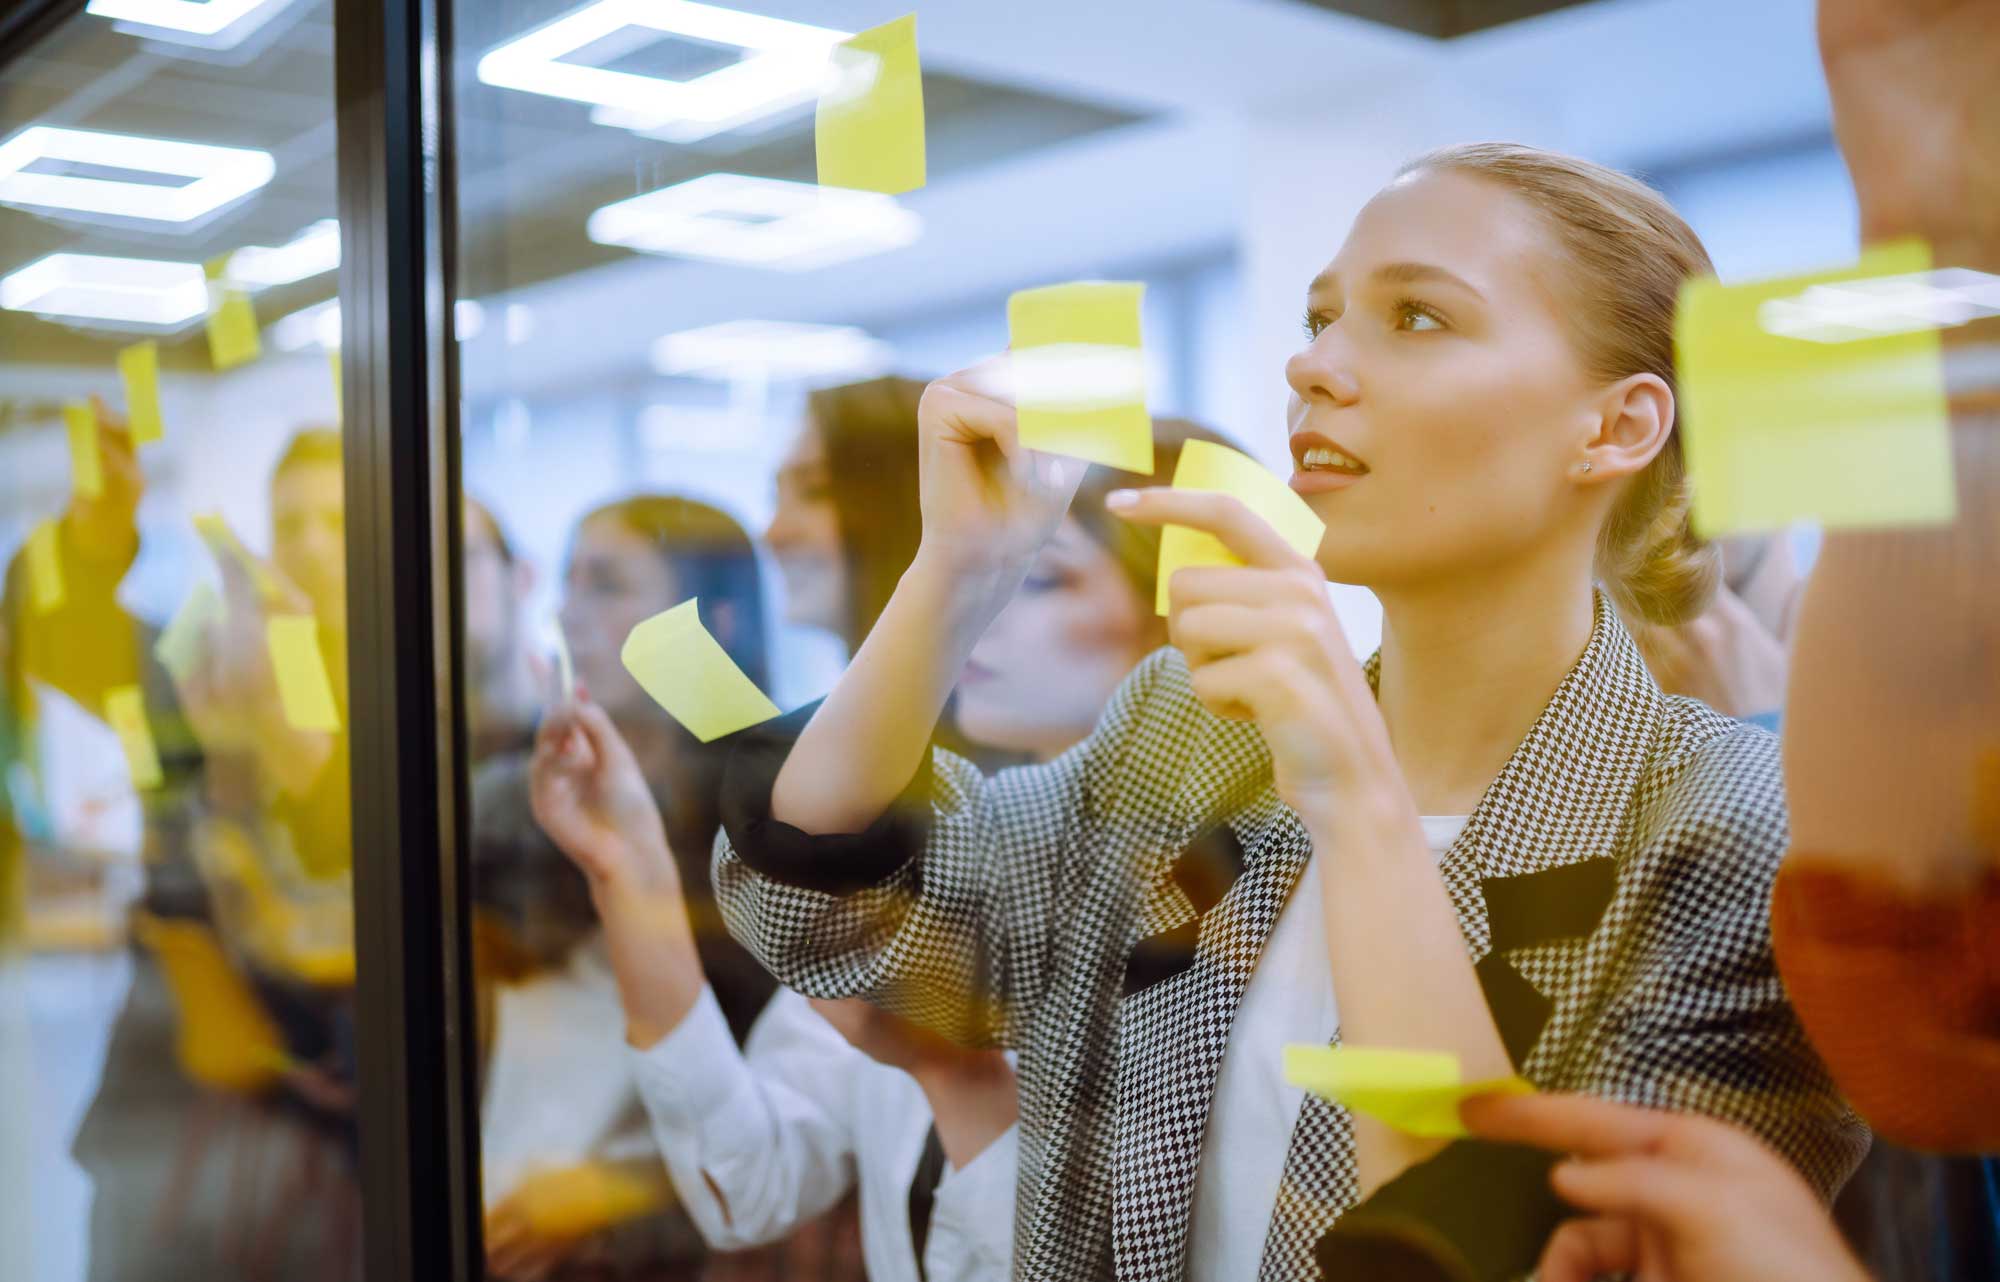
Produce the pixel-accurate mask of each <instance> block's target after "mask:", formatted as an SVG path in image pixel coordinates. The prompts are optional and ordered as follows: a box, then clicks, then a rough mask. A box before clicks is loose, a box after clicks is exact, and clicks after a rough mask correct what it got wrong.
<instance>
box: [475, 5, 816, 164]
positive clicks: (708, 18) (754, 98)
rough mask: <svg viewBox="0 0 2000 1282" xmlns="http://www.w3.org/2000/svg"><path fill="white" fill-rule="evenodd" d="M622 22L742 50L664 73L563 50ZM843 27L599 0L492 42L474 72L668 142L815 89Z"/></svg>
mask: <svg viewBox="0 0 2000 1282" xmlns="http://www.w3.org/2000/svg"><path fill="white" fill-rule="evenodd" d="M627 27H641V28H646V29H649V30H652V31H657V32H659V33H660V34H661V35H662V36H679V37H682V38H685V39H690V40H699V41H703V42H705V43H708V44H712V45H721V46H724V47H726V48H735V49H740V50H742V51H743V55H744V56H743V57H742V59H741V60H740V61H736V62H733V63H731V64H729V65H728V66H725V67H721V68H718V69H717V70H714V71H710V72H707V73H705V74H703V75H698V76H694V77H692V78H691V79H688V80H669V79H666V78H665V77H662V76H645V75H639V74H637V73H634V72H630V71H614V70H611V69H610V68H608V67H591V66H584V65H582V64H579V63H575V62H568V61H565V60H564V59H565V58H566V57H568V56H569V55H571V54H574V53H575V52H576V51H577V50H579V49H582V48H585V47H586V46H588V45H591V44H593V43H595V42H596V41H599V40H602V39H604V38H605V37H607V36H610V35H612V34H613V33H614V32H618V31H621V30H623V29H625V28H627ZM848 35H849V33H848V32H844V31H834V30H831V29H830V28H827V27H814V26H808V25H806V24H805V23H802V22H791V21H787V20H786V19H783V18H772V17H767V16H765V15H763V14H756V13H744V12H742V11H740V10H736V9H727V8H723V7H722V6H720V5H713V4H697V3H694V0H596V3H593V4H588V5H585V6H584V7H583V8H581V9H577V10H575V11H573V12H571V13H568V14H565V15H564V16H562V17H560V18H557V19H556V20H555V21H553V22H549V23H545V24H543V25H542V26H540V27H537V28H535V29H534V30H533V31H530V32H528V33H526V34H525V35H521V36H516V37H515V38H514V39H512V40H510V41H508V42H506V43H505V44H502V45H498V46H496V47H495V48H493V49H491V50H489V51H488V52H487V53H486V55H485V56H484V57H482V58H481V59H480V60H479V69H478V74H479V79H480V80H481V81H483V82H484V83H486V84H489V85H495V86H498V87H500V88H503V89H519V90H522V91H523V92H526V93H537V94H545V95H548V96H549V97H554V98H567V99H569V100H571V101H572V102H583V103H589V104H591V105H592V106H593V107H596V108H597V112H596V113H594V114H593V116H592V119H593V120H596V121H598V122H599V123H603V124H612V125H616V126H617V127H619V128H625V129H637V130H642V131H646V132H650V133H654V134H657V135H658V136H661V137H665V138H670V139H672V140H674V141H680V142H692V141H694V140H696V139H698V138H704V137H707V136H708V135H710V134H713V133H720V132H722V131H723V130H727V129H735V128H739V127H741V126H743V125H746V124H749V123H751V122H752V121H755V120H760V119H762V118H764V117H766V116H769V115H772V114H774V113H777V112H783V111H788V110H791V109H793V108H796V107H797V106H799V105H800V104H801V103H803V102H806V101H809V100H811V99H813V98H815V97H817V95H818V93H819V86H820V81H821V79H822V78H823V77H824V76H825V74H826V71H827V66H828V56H829V53H830V51H831V50H832V48H833V46H834V45H836V44H838V43H840V42H841V41H842V40H845V39H847V37H848Z"/></svg>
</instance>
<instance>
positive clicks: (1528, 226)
mask: <svg viewBox="0 0 2000 1282" xmlns="http://www.w3.org/2000/svg"><path fill="white" fill-rule="evenodd" d="M1551 249H1552V244H1551V242H1550V239H1549V236H1548V233H1547V231H1546V229H1545V228H1544V227H1543V226H1542V225H1541V223H1540V221H1539V220H1538V219H1537V218H1536V217H1535V214H1534V211H1533V210H1532V209H1531V208H1530V207H1529V206H1528V204H1527V202H1526V201H1525V200H1523V199H1522V198H1521V197H1520V196H1518V195H1516V194H1515V193H1513V192H1510V191H1508V190H1507V189H1506V188H1505V187H1502V186H1501V185H1499V184H1498V183H1495V182H1492V181H1489V180H1487V179H1483V178H1478V177H1475V176H1473V175H1470V174H1462V173H1455V172H1450V171H1443V172H1439V171H1430V170H1419V171H1417V172H1414V173H1411V174H1406V175H1404V176H1403V177H1401V178H1399V179H1397V180H1396V181H1395V182H1393V183H1391V184H1389V186H1387V187H1385V188H1383V189H1382V190H1381V191H1379V192H1377V193H1376V194H1375V196H1374V197H1373V198H1372V199H1370V200H1369V202H1368V203H1367V204H1366V205H1364V206H1362V208H1361V212H1360V213H1359V214H1357V215H1356V216H1355V219H1354V225H1353V227H1352V228H1351V229H1350V230H1349V232H1348V234H1347V240H1346V241H1345V242H1344V243H1343V244H1342V245H1341V247H1340V252H1339V253H1337V254H1336V255H1334V257H1333V260H1332V261H1331V262H1329V263H1328V264H1327V265H1326V270H1325V272H1323V273H1322V275H1323V277H1325V278H1326V279H1327V287H1328V288H1332V289H1335V290H1338V291H1343V292H1344V291H1348V290H1352V289H1355V288H1357V287H1358V285H1359V283H1360V282H1362V281H1365V280H1366V279H1368V278H1369V277H1370V276H1371V275H1372V274H1373V273H1375V272H1377V271H1378V270H1380V269H1381V268H1382V267H1383V266H1385V265H1388V264H1392V263H1396V264H1410V263H1416V264H1427V265H1431V266H1435V267H1438V268H1442V269H1443V270H1445V271H1447V272H1450V273H1452V274H1453V275H1455V276H1458V277H1460V278H1462V279H1463V280H1465V281H1466V282H1468V283H1469V284H1471V285H1472V286H1473V287H1474V288H1475V289H1477V290H1478V291H1479V292H1480V293H1481V294H1483V295H1485V296H1486V297H1487V298H1488V299H1499V298H1505V297H1507V296H1509V295H1517V294H1518V293H1520V292H1521V291H1525V290H1533V289H1535V288H1536V281H1535V278H1534V269H1535V268H1536V267H1537V266H1538V265H1540V264H1541V263H1542V262H1544V261H1545V259H1546V257H1547V256H1548V254H1549V252H1550V251H1551Z"/></svg>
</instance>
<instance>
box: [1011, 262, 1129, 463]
mask: <svg viewBox="0 0 2000 1282" xmlns="http://www.w3.org/2000/svg"><path fill="white" fill-rule="evenodd" d="M1145 292H1146V287H1145V286H1144V285H1142V284H1139V283H1137V282H1134V281H1102V280H1099V281H1075V282H1072V283H1070V284H1067V285H1045V286H1043V287H1041V288H1039V289H1024V290H1021V291H1019V292H1018V293H1016V294H1014V295H1013V296H1012V297H1010V298H1008V300H1007V339H1008V344H1007V345H1008V357H1007V363H1008V368H1009V371H1010V374H1011V377H1012V380H1013V386H1014V403H1015V409H1016V411H1017V413H1018V415H1019V424H1020V428H1019V430H1020V438H1021V444H1023V445H1025V446H1027V447H1028V448H1029V449H1034V450H1041V451H1043V452H1045V453H1049V454H1067V455H1069V456H1070V457H1071V458H1080V459H1087V460H1089V461H1090V462H1092V463H1102V464H1104V465H1105V466H1107V467H1116V468H1123V469H1124V470H1125V471H1127V472H1151V471H1152V470H1153V420H1152V418H1151V416H1150V415H1148V414H1147V413H1146V353H1145V349H1144V343H1143V339H1142V338H1141V335H1140V331H1139V306H1140V303H1141V302H1142V301H1143V300H1144V298H1145Z"/></svg>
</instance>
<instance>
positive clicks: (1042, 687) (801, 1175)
mask: <svg viewBox="0 0 2000 1282" xmlns="http://www.w3.org/2000/svg"><path fill="white" fill-rule="evenodd" d="M911 426H912V429H913V427H914V425H911ZM1154 435H1155V441H1156V457H1155V469H1156V470H1155V473H1154V475H1153V477H1152V478H1150V479H1152V480H1154V481H1156V482H1158V483H1161V484H1165V483H1167V482H1168V481H1169V480H1170V479H1171V478H1172V475H1173V470H1174V466H1175V463H1176V462H1177V460H1178V458H1179V455H1180V448H1181V446H1182V444H1183V443H1184V442H1186V441H1187V440H1190V439H1201V440H1207V441H1212V442H1217V443H1220V438H1218V437H1217V436H1215V434H1213V433H1211V432H1208V431H1206V430H1204V429H1202V428H1199V427H1195V426H1193V425H1191V424H1185V423H1179V422H1175V421H1170V420H1160V421H1158V422H1157V423H1156V424H1155V430H1154ZM904 439H905V441H906V443H907V445H908V447H909V448H910V449H912V450H913V449H914V448H915V440H914V430H911V431H910V432H908V433H906V434H905V438H904ZM1127 480H1129V478H1128V477H1125V476H1123V475H1122V474H1119V473H1115V472H1113V471H1111V470H1109V469H1104V468H1092V469H1091V471H1090V473H1089V475H1088V476H1087V477H1086V478H1085V480H1084V481H1083V483H1082V486H1081V489H1080V491H1079V496H1078V498H1077V501H1076V503H1075V504H1074V505H1073V507H1072V510H1071V512H1070V514H1069V516H1068V517H1067V518H1066V519H1065V520H1064V521H1063V522H1062V523H1061V525H1060V526H1059V527H1058V529H1057V531H1056V533H1055V534H1054V535H1053V536H1052V537H1051V539H1050V540H1049V542H1048V544H1047V545H1045V546H1044V547H1043V548H1042V549H1041V550H1040V552H1039V553H1038V555H1037V558H1036V562H1035V564H1034V566H1033V567H1032V568H1031V569H1030V570H1029V572H1028V574H1027V576H1026V578H1025V579H1024V580H1023V583H1022V586H1021V589H1020V591H1019V592H1018V593H1017V594H1016V595H1015V597H1014V598H1013V599H1012V600H1011V601H1010V602H1009V603H1008V605H1007V607H1006V608H1005V609H1004V610H1003V611H1002V612H1001V613H1000V615H999V617H998V618H996V619H995V620H994V621H993V624H992V626H991V627H990V628H989V629H988V630H987V633H986V635H985V636H984V637H982V638H981V640H980V642H979V645H978V646H977V647H976V648H975V649H974V651H973V654H972V658H971V661H970V662H968V663H967V665H966V670H965V673H964V676H963V679H962V683H961V689H960V695H961V700H960V703H959V715H960V724H961V727H962V729H963V731H964V733H965V734H966V735H967V736H968V737H969V738H971V739H972V740H973V741H974V742H976V743H980V744H986V745H991V746H993V747H997V748H1000V749H1003V750H1006V751H1008V752H1011V753H1019V754H1024V755H1027V756H1029V757H1031V758H1034V759H1038V760H1047V759H1049V758H1052V757H1054V756H1056V755H1058V754H1059V753H1061V752H1062V751H1064V750H1065V749H1067V748H1069V747H1070V746H1071V745H1072V744H1074V743H1076V742H1077V741H1078V740H1080V739H1081V738H1082V737H1083V736H1084V735H1086V734H1087V733H1088V732H1089V730H1090V728H1091V727H1092V726H1093V725H1095V724H1096V721H1097V719H1098V717H1099V716H1100V715H1101V714H1102V712H1103V709H1104V704H1105V701H1106V700H1107V699H1109V698H1110V696H1111V693H1112V691H1113V690H1115V689H1116V688H1117V686H1118V684H1119V683H1120V682H1121V681H1123V680H1124V678H1125V676H1126V675H1127V674H1128V673H1129V672H1130V671H1131V669H1132V667H1133V665H1135V664H1136V663H1138V661H1139V660H1140V659H1141V658H1143V657H1144V656H1145V655H1147V654H1148V653H1150V652H1151V651H1152V650H1154V649H1156V648H1157V647H1158V646H1159V645H1160V644H1162V643H1163V642H1164V640H1165V636H1166V626H1165V621H1164V620H1162V619H1161V618H1160V617H1159V616H1158V615H1157V614H1155V613H1154V609H1153V602H1154V591H1155V579H1154V574H1155V571H1156V569H1157V566H1158V562H1159V536H1158V532H1157V531H1156V530H1152V529H1149V528H1146V527H1140V526H1133V525H1128V524H1126V523H1124V522H1120V521H1117V520H1115V519H1113V518H1111V517H1110V515H1109V514H1108V513H1107V512H1106V511H1105V510H1104V506H1103V499H1104V496H1105V495H1106V494H1107V493H1109V492H1110V490H1112V489H1113V488H1115V487H1116V486H1118V485H1120V484H1123V483H1125V482H1126V481H1127ZM780 519H781V520H784V519H786V517H784V516H782V515H781V518H780ZM776 524H777V523H776V522H774V525H776ZM808 599H811V598H808ZM826 599H827V600H829V601H830V600H831V599H832V594H827V597H826ZM535 798H536V814H537V817H538V818H539V819H540V820H541V822H542V825H543V827H544V829H545V830H546V831H548V832H549V833H550V834H551V835H552V836H554V837H555V838H556V840H557V843H558V844H559V845H560V846H561V847H562V848H563V850H564V851H565V853H567V854H568V855H570V857H571V858H573V859H574V860H575V861H576V862H577V864H578V866H579V867H580V868H582V869H583V871H584V872H585V874H586V876H587V877H588V879H589V882H590V888H591V896H592V901H593V903H594V904H595V905H596V906H597V910H598V913H599V916H600V918H601V919H602V920H603V922H604V923H605V931H606V938H607V941H608V944H609V952H610V955H611V958H612V965H613V968H614V970H615V971H616V973H617V975H618V983H619V991H620V994H621V995H622V998H623V1002H624V1009H625V1014H626V1038H627V1041H628V1043H629V1044H630V1045H631V1047H632V1048H634V1050H635V1051H636V1052H637V1053H636V1055H635V1056H634V1057H633V1059H634V1063H635V1072H636V1073H637V1075H638V1079H639V1082H640V1084H641V1090H642V1094H643V1096H644V1098H645V1101H646V1104H647V1107H648V1110H649V1111H650V1113H651V1115H652V1118H653V1125H654V1134H655V1136H656V1137H657V1139H658V1142H659V1145H660V1148H661V1150H662V1151H663V1152H664V1154H665V1156H666V1160H667V1166H668V1169H669V1170H670V1171H671V1172H672V1175H673V1180H674V1186H675V1188H676V1190H677V1191H678V1193H679V1195H680V1198H681V1201H682V1203H683V1205H685V1206H686V1207H687V1208H688V1210H689V1212H690V1213H691V1214H692V1215H693V1216H694V1217H695V1220H696V1222H697V1223H698V1224H699V1225H700V1227H701V1230H702V1233H703V1236H704V1237H705V1238H706V1239H707V1240H708V1242H709V1243H710V1245H712V1246H714V1247H716V1248H718V1249H741V1248H745V1247H750V1246H755V1245H758V1244H761V1243H765V1242H771V1241H776V1240H778V1239H779V1238H782V1237H783V1236H785V1235H786V1234H788V1233H790V1232H792V1231H793V1230H794V1229H796V1228H797V1227H798V1226H799V1225H801V1224H803V1223H805V1222H807V1221H809V1220H810V1219H812V1218H813V1217H815V1216H817V1215H819V1214H821V1213H823V1212H824V1211H825V1210H826V1209H827V1208H829V1207H831V1206H833V1205H834V1204H835V1202H836V1201H837V1200H838V1199H840V1198H841V1197H842V1196H844V1195H845V1194H846V1193H847V1192H848V1191H849V1190H850V1189H851V1188H855V1187H858V1189H859V1192H860V1202H861V1217H862V1218H861V1224H862V1246H863V1250H864V1253H865V1256H866V1259H867V1265H868V1275H869V1277H870V1278H871V1279H874V1282H891V1280H894V1279H910V1280H915V1279H927V1280H928V1282H946V1280H948V1279H973V1278H1003V1277H1007V1276H1010V1274H1011V1270H1012V1262H1013V1250H1012V1247H1013V1213H1012V1212H1013V1185H1014V1178H1015V1161H1014V1154H1015V1147H1016V1146H1015V1119H1016V1116H1017V1111H1018V1109H1017V1090H1016V1085H1015V1080H1014V1074H1013V1069H1012V1065H1011V1063H1010V1062H1009V1060H1008V1059H1007V1058H1006V1057H1005V1056H1003V1055H1001V1054H1000V1053H998V1052H995V1051H969V1050H965V1049H963V1048H959V1047H955V1046H953V1045H951V1044H950V1043H948V1042H946V1041H945V1040H944V1039H942V1038H940V1037H938V1036H937V1035H935V1034H934V1033H930V1032H928V1031H925V1030H922V1029H920V1028H917V1027H916V1026H914V1025H912V1024H910V1023H909V1022H908V1021H906V1020H903V1019H901V1018H900V1017H898V1016H895V1015H892V1014H890V1013H888V1012H886V1011H884V1010H881V1009H880V1008H879V1007H876V1006H874V1005H872V1004H870V1003H868V1002H866V1001H862V1000H860V999H846V1000H840V1001H808V1000H807V999H805V998H803V997H801V996H799V995H798V994H797V993H795V992H793V991H791V990H789V989H787V990H783V991H781V992H780V993H779V994H778V996H777V997H776V998H774V999H773V1001H772V1003H771V1006H770V1007H769V1009H767V1010H766V1012H765V1013H764V1015H763V1016H762V1017H761V1018H760V1019H759V1020H758V1022H757V1025H756V1027H755V1028H754V1029H753V1030H752V1033H751V1037H750V1041H749V1043H748V1045H747V1046H745V1047H744V1048H743V1049H742V1050H741V1051H739V1050H738V1049H737V1047H736V1045H735V1044H734V1042H733V1041H732V1039H731V1038H730V1037H729V1035H728V1034H729V1030H728V1026H727V1024H726V1023H725V1021H724V1020H723V1018H722V1016H721V1012H720V1010H719V1009H718V1007H717V1005H716V1002H715V1000H714V997H713V995H712V993H711V992H710V990H709V988H708V986H707V985H706V983H705V982H704V977H703V971H702V967H701V963H700V959H699V957H698V956H697V955H696V952H695V949H694V947H693V938H692V934H691V932H690V931H689V929H688V926H687V914H686V911H685V908H684V906H683V904H682V892H681V888H680V885H679V883H678V880H677V878H676V859H675V858H674V857H673V856H672V855H671V854H670V853H669V849H668V845H667V841H666V838H665V836H664V834H663V833H662V832H661V831H660V828H659V823H658V820H657V819H656V818H654V817H653V816H652V814H651V810H650V806H649V799H648V797H647V796H646V794H645V790H644V789H643V787H642V786H641V775H640V772H639V771H638V769H637V766H636V763H635V762H634V760H633V759H632V756H631V754H630V752H629V750H628V749H627V748H626V746H625V745H624V744H623V742H622V741H621V740H620V739H619V737H618V733H617V731H616V729H615V728H614V726H613V724H612V718H610V717H607V716H606V715H605V712H604V711H603V710H601V709H599V708H597V707H594V706H592V705H590V704H589V703H588V702H582V703H578V704H570V705H565V706H564V707H562V708H561V709H559V710H558V711H557V712H556V713H554V714H553V715H552V717H551V719H550V721H549V723H548V724H547V726H546V727H545V729H544V731H543V733H542V735H541V736H540V739H539V742H538V744H537V751H536V757H535ZM815 1012H817V1013H815Z"/></svg>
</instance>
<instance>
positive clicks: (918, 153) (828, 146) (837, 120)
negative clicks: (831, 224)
mask: <svg viewBox="0 0 2000 1282" xmlns="http://www.w3.org/2000/svg"><path fill="white" fill-rule="evenodd" d="M813 142H814V147H815V150H816V151H817V152H818V155H819V181H820V185H821V186H823V187H852V188H855V189H858V190H860V191H879V192H886V193H887V194H889V195H891V196H894V195H898V194H900V193H902V192H906V191H915V190H916V189H917V188H919V187H921V186H923V185H924V179H925V159H924V78H923V69H922V68H921V67H920V66H919V65H918V63H917V16H916V15H915V14H910V15H908V16H907V17H902V18H898V19H896V20H895V21H894V22H885V23H883V24H882V25H881V26H879V27H871V28H869V29H868V30H867V31H864V32H862V33H860V34H859V35H857V36H853V37H851V38H849V39H847V40H845V41H843V42H841V43H840V44H838V45H835V46H834V49H833V54H832V57H831V65H829V67H828V68H827V77H826V83H825V85H824V87H823V88H822V89H821V90H820V96H819V112H818V114H817V116H816V117H815V118H814V126H813Z"/></svg>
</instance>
